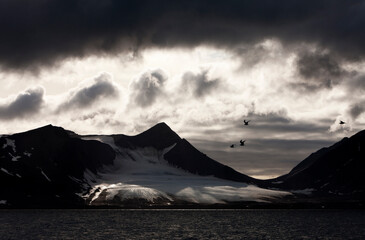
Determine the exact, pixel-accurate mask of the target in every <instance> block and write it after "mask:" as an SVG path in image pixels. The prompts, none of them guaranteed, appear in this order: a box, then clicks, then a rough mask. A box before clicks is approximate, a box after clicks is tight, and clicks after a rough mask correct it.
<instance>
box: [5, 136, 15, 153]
mask: <svg viewBox="0 0 365 240" xmlns="http://www.w3.org/2000/svg"><path fill="white" fill-rule="evenodd" d="M5 141H6V143H5V144H4V145H3V148H7V147H11V148H12V149H13V152H14V153H15V152H16V147H15V140H11V139H9V138H5Z"/></svg>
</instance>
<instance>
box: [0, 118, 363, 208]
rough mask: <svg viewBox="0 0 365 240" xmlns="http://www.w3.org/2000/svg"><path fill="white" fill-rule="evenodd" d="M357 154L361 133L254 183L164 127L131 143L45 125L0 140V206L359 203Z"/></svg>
mask: <svg viewBox="0 0 365 240" xmlns="http://www.w3.org/2000/svg"><path fill="white" fill-rule="evenodd" d="M364 150H365V131H362V132H359V133H358V134H356V135H354V136H352V137H351V138H345V139H343V140H342V141H340V142H338V143H336V144H334V145H333V146H331V147H329V148H323V149H321V150H319V151H318V152H316V153H313V154H311V155H310V156H309V157H308V158H306V159H305V160H304V161H302V162H301V163H300V164H298V165H297V166H296V167H295V168H294V169H293V170H292V171H291V172H289V173H288V174H286V175H283V176H281V177H278V178H276V179H271V180H257V179H254V178H251V177H249V176H247V175H244V174H242V173H239V172H237V171H235V170H234V169H232V168H230V167H228V166H226V165H223V164H221V163H219V162H217V161H215V160H213V159H211V158H209V157H208V156H207V155H205V154H204V153H201V152H200V151H199V150H197V149H196V148H195V147H194V146H192V145H191V144H190V143H189V142H188V141H187V140H186V139H182V138H180V137H179V136H178V135H177V134H176V133H175V132H174V131H172V130H171V128H170V127H169V126H167V125H166V124H165V123H159V124H157V125H155V126H154V127H152V128H150V129H148V130H147V131H145V132H143V133H141V134H138V135H136V136H127V135H123V134H117V135H87V136H80V135H78V134H76V133H74V132H71V131H68V130H65V129H63V128H61V127H55V126H52V125H47V126H44V127H41V128H37V129H34V130H31V131H27V132H24V133H18V134H14V135H3V136H1V137H0V207H31V208H34V207H40V208H43V207H61V208H62V207H77V208H79V207H86V206H103V207H105V206H115V207H150V206H160V207H161V206H163V207H165V206H178V207H181V206H191V204H198V205H199V206H200V205H201V204H203V205H206V204H208V205H209V204H223V205H226V204H237V203H242V204H243V206H247V204H248V203H253V202H254V203H256V204H266V205H267V204H268V203H276V204H277V203H279V204H284V205H280V207H285V206H286V205H285V203H290V204H292V203H293V201H294V202H295V201H302V200H303V198H302V196H303V194H302V193H306V194H307V195H305V201H308V199H310V201H312V200H313V201H314V202H327V201H350V202H351V201H364V200H365V196H364V189H365V180H364V179H365V163H364V162H365V153H364ZM308 193H310V194H309V195H308ZM233 206H238V205H233ZM260 206H261V205H260Z"/></svg>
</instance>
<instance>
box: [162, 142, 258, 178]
mask: <svg viewBox="0 0 365 240" xmlns="http://www.w3.org/2000/svg"><path fill="white" fill-rule="evenodd" d="M165 159H166V160H167V161H168V162H169V163H170V164H172V165H173V166H176V167H179V168H182V169H184V170H187V171H189V172H191V173H195V174H199V175H202V176H210V175H211V176H214V177H217V178H222V179H226V180H231V181H237V182H245V183H252V184H254V183H256V181H257V180H256V179H254V178H251V177H249V176H247V175H244V174H242V173H239V172H237V171H235V170H234V169H232V168H230V167H228V166H226V165H223V164H221V163H219V162H217V161H215V160H213V159H211V158H209V157H208V156H207V155H205V154H203V153H201V152H200V151H198V150H197V149H196V148H194V147H193V146H192V145H191V144H190V143H189V142H188V141H186V140H185V139H181V140H180V141H179V142H177V144H176V146H174V148H172V149H171V150H170V151H169V152H167V153H166V154H165Z"/></svg>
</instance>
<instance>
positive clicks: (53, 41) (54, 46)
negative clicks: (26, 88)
mask: <svg viewBox="0 0 365 240" xmlns="http://www.w3.org/2000/svg"><path fill="white" fill-rule="evenodd" d="M364 12H365V1H364V0H348V1H336V0H331V1H330V0H322V1H321V0H319V1H318V0H308V1H293V0H283V1H275V0H260V1H248V0H246V1H245V0H241V1H237V0H227V1H218V0H200V1H171V0H156V1H148V0H125V1H119V0H108V1H96V0H91V1H86V0H54V1H43V0H34V1H12V0H4V1H1V2H0V29H1V38H0V64H1V65H2V67H3V68H4V69H10V70H11V69H12V70H32V71H36V70H38V69H39V68H40V67H42V66H52V65H53V64H55V63H56V62H58V61H61V60H63V59H65V58H67V57H85V56H88V55H92V54H118V53H121V52H123V51H132V52H138V51H139V50H140V49H144V48H149V47H161V48H168V47H177V46H179V47H191V46H197V45H200V44H208V45H215V46H218V47H223V48H230V49H235V48H236V46H240V45H241V44H253V43H256V42H259V41H262V40H263V39H266V38H276V39H279V40H280V41H281V42H283V43H284V44H286V45H284V46H289V45H290V44H295V43H303V42H306V43H312V44H315V45H317V46H318V47H319V48H320V49H328V51H329V52H333V53H336V54H337V55H338V56H339V57H341V58H346V59H351V60H359V59H363V56H364V54H365V45H364V44H363V43H364V42H365V32H364V31H363V27H364V25H365V14H364Z"/></svg>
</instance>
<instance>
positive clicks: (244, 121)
mask: <svg viewBox="0 0 365 240" xmlns="http://www.w3.org/2000/svg"><path fill="white" fill-rule="evenodd" d="M249 122H250V120H246V119H244V120H243V123H244V125H245V126H248V123H249ZM339 124H340V125H343V124H346V122H344V121H342V120H340V122H339ZM245 142H246V140H243V139H241V140H240V145H239V146H241V147H243V146H245ZM235 146H236V144H232V145H231V146H230V148H234V147H235Z"/></svg>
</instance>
